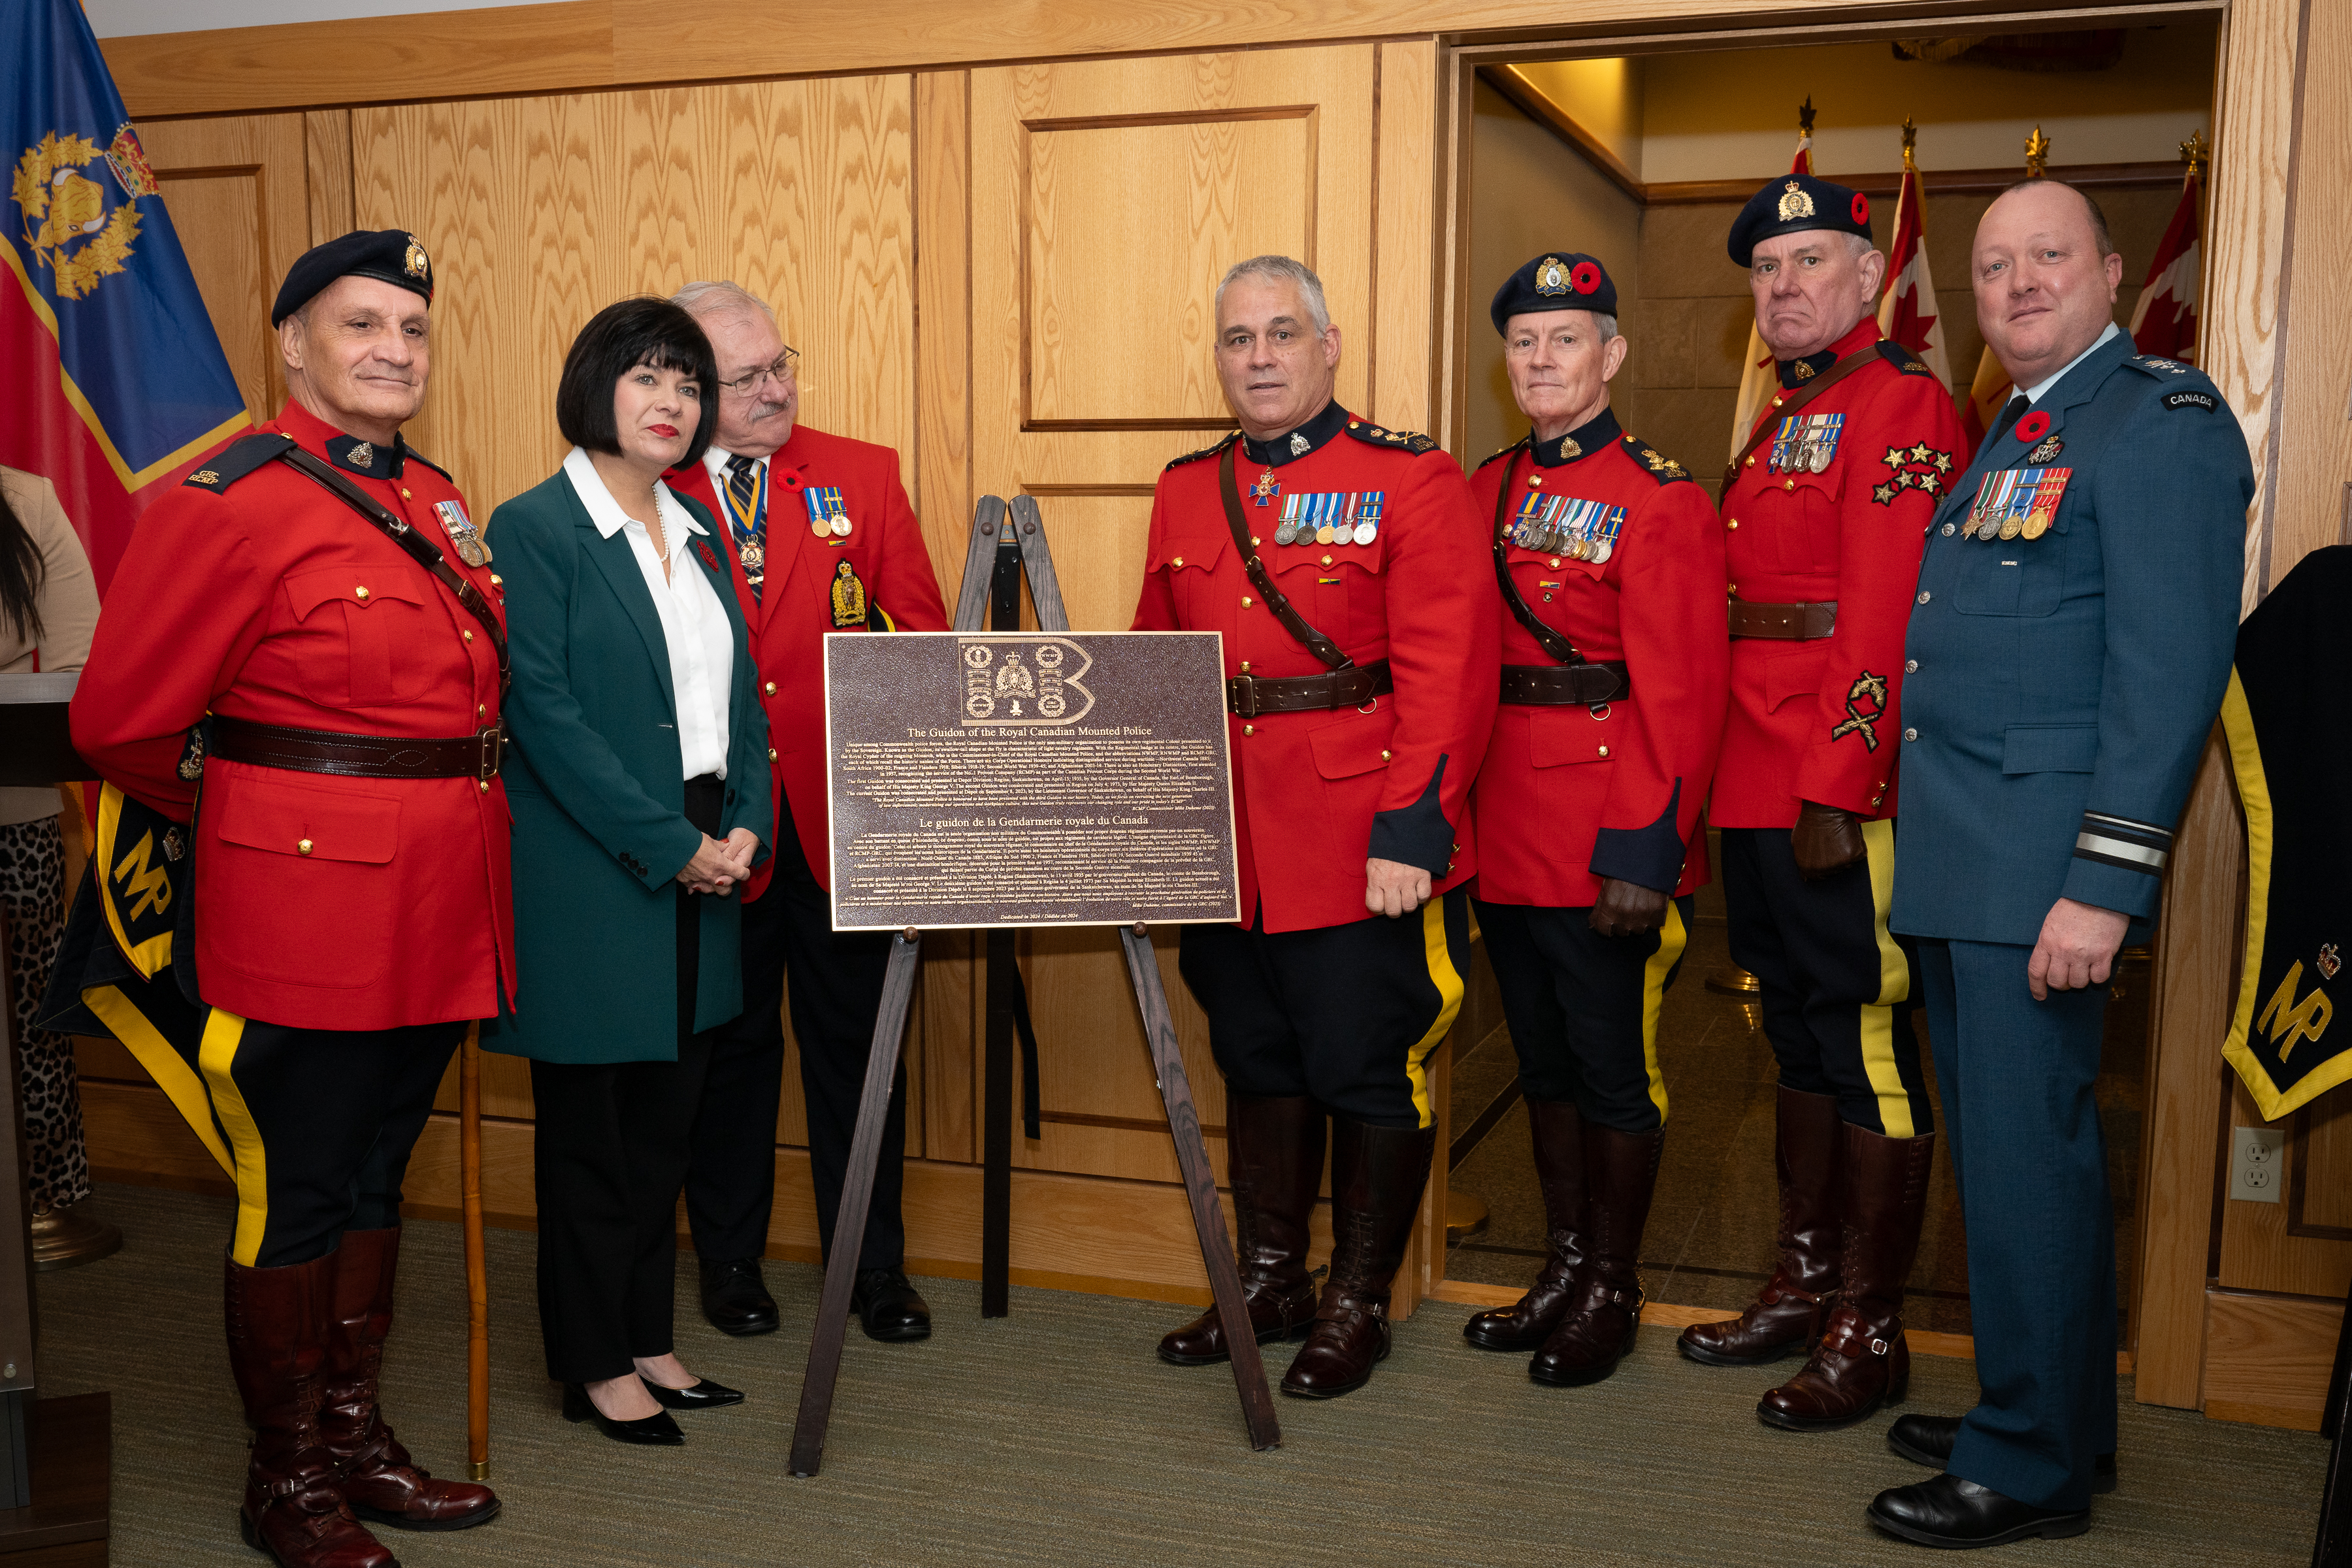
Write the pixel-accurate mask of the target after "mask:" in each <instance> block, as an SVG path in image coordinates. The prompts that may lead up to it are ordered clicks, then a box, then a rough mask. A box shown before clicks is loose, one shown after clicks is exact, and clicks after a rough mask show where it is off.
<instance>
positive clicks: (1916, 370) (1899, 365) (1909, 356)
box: [1877, 338, 1936, 375]
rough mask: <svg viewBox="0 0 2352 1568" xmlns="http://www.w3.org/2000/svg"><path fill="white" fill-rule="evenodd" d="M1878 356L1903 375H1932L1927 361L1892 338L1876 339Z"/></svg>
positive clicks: (1932, 372)
mask: <svg viewBox="0 0 2352 1568" xmlns="http://www.w3.org/2000/svg"><path fill="white" fill-rule="evenodd" d="M1877 346H1878V357H1879V358H1881V359H1883V360H1885V362H1886V363H1888V364H1891V365H1893V366H1894V367H1895V369H1896V370H1899V371H1901V372H1902V373H1903V374H1905V375H1933V374H1936V373H1935V372H1934V371H1932V370H1930V369H1928V368H1927V361H1926V360H1923V359H1921V358H1920V357H1919V356H1918V355H1917V354H1916V353H1912V352H1911V351H1910V350H1909V349H1906V348H1905V347H1904V346H1903V345H1902V344H1901V343H1898V342H1895V340H1894V339H1893V338H1881V339H1879V340H1878V345H1877Z"/></svg>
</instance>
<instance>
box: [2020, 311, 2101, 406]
mask: <svg viewBox="0 0 2352 1568" xmlns="http://www.w3.org/2000/svg"><path fill="white" fill-rule="evenodd" d="M2122 331H2123V329H2122V328H2120V327H2118V326H2116V324H2115V322H2113V321H2109V322H2108V323H2107V330H2106V331H2104V332H2101V333H2100V334H2099V335H2098V338H2097V340H2096V341H2095V342H2093V343H2092V344H2091V346H2090V347H2089V348H2086V349H2084V351H2083V352H2082V353H2078V354H2076V355H2075V356H2074V358H2073V359H2070V360H2068V361H2067V362H2066V363H2064V364H2063V365H2061V366H2059V367H2058V372H2057V374H2054V375H2046V376H2043V377H2042V379H2041V380H2040V381H2037V382H2035V383H2034V384H2032V386H2029V387H2027V388H2026V389H2025V402H2026V405H2027V406H2029V407H2031V406H2032V405H2034V404H2036V403H2039V402H2041V401H2042V394H2043V393H2045V392H2047V391H2049V390H2050V389H2051V388H2052V387H2053V386H2055V385H2057V384H2058V383H2059V382H2060V381H2061V380H2063V378H2064V376H2065V374H2066V373H2067V372H2068V371H2070V370H2072V369H2074V367H2075V366H2076V365H2078V364H2081V363H2083V362H2084V360H2086V359H2089V358H2090V357H2091V356H2092V355H2093V354H2095V353H2098V352H2099V345H2100V344H2101V343H2104V342H2106V341H2107V340H2108V339H2109V338H2112V337H2115V336H2117V335H2118V334H2119V333H2121V332H2122Z"/></svg>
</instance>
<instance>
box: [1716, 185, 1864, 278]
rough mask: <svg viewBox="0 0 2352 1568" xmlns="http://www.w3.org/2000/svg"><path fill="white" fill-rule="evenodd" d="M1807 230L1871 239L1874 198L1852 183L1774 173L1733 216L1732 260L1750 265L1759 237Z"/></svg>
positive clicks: (1743, 264) (1753, 259) (1753, 263)
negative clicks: (1871, 199) (1735, 215)
mask: <svg viewBox="0 0 2352 1568" xmlns="http://www.w3.org/2000/svg"><path fill="white" fill-rule="evenodd" d="M1809 228H1833V229H1835V230H1837V231H1838V232H1839V233H1840V234H1858V235H1860V236H1862V237H1863V238H1864V239H1868V238H1869V237H1871V236H1870V198H1869V197H1868V196H1865V195H1863V194H1862V193H1861V192H1860V191H1857V190H1855V189H1853V187H1852V186H1850V185H1839V184H1831V183H1830V182H1829V181H1827V180H1816V179H1815V178H1813V177H1812V176H1811V174H1775V175H1774V176H1772V178H1770V179H1769V180H1767V181H1765V182H1764V188H1763V189H1762V190H1760V191H1759V192H1757V193H1756V194H1755V195H1752V196H1750V197H1748V205H1746V206H1744V207H1741V208H1740V209H1739V216H1738V217H1736V218H1734V219H1732V220H1731V240H1730V244H1729V247H1728V248H1729V250H1730V251H1731V259H1732V260H1733V261H1735V262H1737V263H1738V265H1740V266H1742V267H1751V266H1753V265H1755V261H1756V244H1757V241H1759V240H1764V239H1770V238H1771V237H1773V236H1774V235H1780V234H1796V233H1799V232H1801V231H1802V230H1804V229H1809Z"/></svg>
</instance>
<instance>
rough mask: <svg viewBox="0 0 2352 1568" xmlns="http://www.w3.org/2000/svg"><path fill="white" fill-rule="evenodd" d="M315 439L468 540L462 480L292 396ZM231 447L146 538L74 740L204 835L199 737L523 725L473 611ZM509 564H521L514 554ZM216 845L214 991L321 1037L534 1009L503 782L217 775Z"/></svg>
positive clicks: (403, 558) (301, 425)
mask: <svg viewBox="0 0 2352 1568" xmlns="http://www.w3.org/2000/svg"><path fill="white" fill-rule="evenodd" d="M261 433H263V434H272V433H283V434H285V435H287V436H290V437H293V438H294V440H295V441H296V442H298V443H299V445H300V446H301V447H304V448H305V449H306V450H308V451H310V452H311V453H313V454H315V455H317V456H319V457H321V458H327V459H328V460H329V461H331V462H332V463H333V464H334V465H335V467H336V468H338V469H339V470H341V472H342V473H343V474H345V475H346V476H347V477H349V478H350V479H352V481H353V482H354V483H356V484H357V485H358V486H359V487H360V488H361V489H363V490H365V491H367V492H368V494H370V495H372V496H373V497H374V498H375V499H376V500H379V501H381V502H383V505H384V506H385V507H387V508H388V509H390V510H391V511H392V512H393V513H394V515H395V516H398V517H400V518H403V519H404V520H405V521H407V522H408V523H409V524H410V525H411V526H413V527H414V528H415V529H416V531H418V532H419V533H420V534H422V535H423V536H424V537H425V539H426V540H427V541H428V542H432V543H435V544H436V545H439V546H442V547H443V548H442V553H443V555H444V556H445V557H446V558H447V560H448V562H449V565H450V568H451V569H452V570H453V571H456V572H457V573H458V574H461V575H463V576H465V577H467V578H468V579H470V580H471V581H472V583H473V584H474V585H475V586H476V587H477V588H478V589H480V590H481V592H482V594H483V595H484V596H485V597H486V598H488V600H489V601H490V603H491V604H492V605H497V604H498V603H499V597H500V595H499V588H498V585H497V584H498V579H497V578H496V576H495V575H493V574H492V571H491V569H490V568H489V567H488V566H483V567H478V568H477V567H469V566H467V564H466V563H464V562H463V561H461V560H459V559H458V557H457V552H456V550H454V549H451V548H448V547H447V546H448V542H449V538H450V532H449V528H448V526H447V524H448V523H449V522H450V521H455V520H454V519H450V518H448V517H447V515H446V513H444V512H442V511H440V510H436V509H437V508H438V507H439V506H440V505H441V504H443V503H446V504H447V505H449V506H451V507H453V508H456V509H457V516H458V517H460V518H462V517H463V516H464V515H465V514H464V511H463V508H464V505H465V498H464V497H463V496H462V495H461V494H460V493H459V492H458V489H457V486H456V485H454V484H452V483H451V482H450V481H449V478H448V476H447V475H446V474H444V473H442V472H441V470H440V469H438V468H434V467H433V466H432V465H431V464H429V463H427V462H426V461H425V459H424V458H419V457H418V456H417V455H416V454H415V453H414V452H412V451H409V450H408V449H407V447H406V444H405V443H404V442H401V441H398V440H397V439H395V442H394V447H393V448H392V449H391V450H390V451H385V450H383V449H381V448H377V447H371V446H370V445H369V444H367V443H365V442H361V441H356V440H354V439H352V437H349V436H346V435H344V434H342V433H341V431H338V430H336V429H335V428H334V427H333V426H329V425H327V424H325V423H323V422H322V421H320V420H319V419H318V418H316V417H315V416H312V415H311V414H310V412H309V411H308V410H306V409H304V408H303V407H302V406H301V405H299V404H297V403H292V402H289V403H288V404H287V405H286V406H285V408H284V409H282V410H281V411H280V412H279V414H278V417H277V418H276V419H275V420H272V421H271V422H270V423H268V424H267V425H264V426H261ZM254 461H256V458H253V457H251V456H249V455H248V456H243V457H241V456H240V449H239V447H229V448H228V449H227V450H226V451H225V452H223V453H222V454H221V455H220V456H218V457H216V458H214V459H213V460H212V462H211V463H210V464H208V465H206V466H205V467H201V468H198V469H197V470H196V471H195V472H194V474H192V475H190V476H189V478H188V479H187V482H186V483H185V484H184V485H182V486H181V487H180V488H179V489H175V490H173V492H172V493H171V494H169V495H167V496H165V497H163V499H161V500H158V501H156V503H155V504H154V505H153V506H152V508H150V509H149V510H148V511H147V514H146V515H145V517H143V518H142V519H141V520H140V523H139V529H138V531H137V532H136V533H134V534H133V535H132V536H131V548H130V550H129V551H128V552H126V553H125V554H124V556H123V558H122V564H121V568H120V569H119V570H118V571H117V572H116V574H115V578H114V584H113V586H112V587H111V588H110V589H109V590H108V593H107V597H106V603H105V605H104V607H103V608H102V609H101V610H100V613H99V619H98V632H97V636H96V637H95V639H94V640H93V641H92V643H91V645H90V652H89V667H88V668H86V669H85V670H84V671H83V673H82V679H81V684H80V686H79V688H78V689H77V690H76V691H75V693H74V700H73V710H72V721H73V737H74V744H75V746H76V747H77V748H78V749H79V751H80V752H81V754H82V755H83V756H85V757H87V758H88V759H89V762H90V763H91V765H92V766H93V767H94V768H96V769H97V771H98V772H99V773H100V775H101V776H102V777H104V778H105V779H106V780H107V781H108V782H109V783H110V784H114V785H116V786H117V787H118V788H120V789H121V790H122V792H123V793H124V794H126V795H131V796H133V797H135V798H137V799H139V800H142V801H143V802H145V803H146V804H147V805H152V806H153V807H154V808H155V809H157V810H158V811H161V812H163V814H164V815H166V816H171V817H173V818H174V819H175V820H179V821H186V820H187V818H188V816H189V814H190V812H191V811H192V810H193V809H194V806H195V803H196V792H197V784H196V781H195V780H194V779H193V778H191V777H188V776H185V775H184V774H183V773H182V772H181V769H180V763H181V759H182V755H183V753H184V751H185V750H186V740H187V731H188V729H189V727H190V726H192V725H194V723H195V722H196V721H198V720H200V719H202V718H203V717H204V716H205V713H206V711H207V710H209V711H212V712H215V713H218V714H220V715H222V716H224V717H227V718H236V719H249V720H253V721H257V722H259V723H265V724H280V725H287V726H290V727H292V728H296V729H303V730H331V731H341V732H342V733H345V734H366V735H394V736H414V737H416V738H419V739H426V740H449V739H454V738H456V737H458V736H463V735H469V734H472V733H474V732H476V731H479V730H480V729H482V728H483V727H484V726H485V725H488V724H492V723H495V722H497V721H498V719H499V672H498V658H497V655H496V654H495V652H494V651H493V650H492V647H491V645H490V639H489V636H488V633H487V632H486V631H484V630H483V629H482V627H481V625H480V623H479V622H478V621H477V620H475V618H474V617H473V616H472V615H470V614H469V613H467V611H466V610H465V609H464V608H462V607H461V606H460V605H458V603H457V596H456V595H454V594H452V593H450V592H449V591H448V590H447V589H446V588H445V587H443V586H442V585H441V584H440V583H439V582H438V581H436V579H435V578H434V576H433V575H432V574H430V573H429V572H427V571H426V570H425V568H424V567H422V566H420V565H418V564H417V563H415V561H413V560H411V559H410V558H409V556H408V554H407V553H406V552H404V551H403V550H402V549H401V548H400V547H399V546H398V545H396V544H394V543H393V542H392V541H391V540H389V539H386V538H385V537H384V536H383V534H382V533H380V532H378V531H376V530H375V528H374V527H373V526H372V525H371V524H369V523H368V522H367V521H365V520H364V519H362V517H361V516H360V515H359V514H358V513H357V512H354V511H353V510H352V509H351V508H350V507H349V506H347V505H345V504H344V503H343V502H342V501H341V500H336V499H335V498H334V497H333V496H331V495H330V494H329V493H327V491H325V490H324V489H320V487H319V486H318V485H316V484H314V483H313V482H311V481H310V480H309V479H304V478H303V477H302V476H301V475H300V474H299V473H296V472H295V471H294V470H293V469H292V468H288V467H287V466H286V465H285V464H283V463H277V462H267V461H262V462H259V464H258V466H257V467H251V466H250V465H251V464H252V463H253V462H254ZM493 548H495V546H493ZM203 790H204V799H203V809H202V811H201V812H200V813H198V816H197V827H196V863H195V900H196V911H197V912H196V921H195V931H196V971H197V973H198V974H200V975H201V976H202V977H203V984H204V994H205V1000H206V1001H208V1002H210V1003H212V1004H213V1005H215V1006H218V1007H224V1008H226V1009H227V1010H228V1011H229V1012H231V1013H235V1014H237V1015H239V1016H243V1017H247V1018H257V1019H261V1020H264V1021H266V1022H268V1023H272V1024H280V1025H284V1026H289V1027H292V1028H303V1029H389V1028H396V1027H401V1026H407V1025H413V1024H434V1023H446V1022H451V1021H454V1020H458V1019H473V1018H486V1017H490V1016H494V1015H496V1014H497V1012H498V1010H499V988H500V985H501V984H502V983H503V984H504V987H505V990H506V994H507V996H508V999H509V1001H510V1002H511V1001H512V999H513V996H514V973H515V968H514V932H513V909H514V903H513V897H512V890H511V888H510V885H509V880H508V843H507V833H508V816H507V801H506V789H505V785H504V784H503V783H502V782H501V781H499V780H496V779H492V780H489V781H488V784H487V787H486V786H485V784H482V783H480V782H478V781H477V780H474V779H471V778H435V779H377V778H340V777H335V776H332V775H329V774H323V773H297V772H291V771H289V770H286V769H282V768H271V767H262V766H259V765H257V764H255V763H233V762H228V761H226V760H225V759H223V758H220V757H212V758H209V759H206V760H205V763H204V771H203Z"/></svg>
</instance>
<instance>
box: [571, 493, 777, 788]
mask: <svg viewBox="0 0 2352 1568" xmlns="http://www.w3.org/2000/svg"><path fill="white" fill-rule="evenodd" d="M563 474H564V477H565V478H566V479H570V480H571V481H572V489H573V490H575V491H577V492H578V494H579V496H580V504H581V505H583V506H584V507H586V508H587V509H588V519H589V521H592V522H593V523H594V524H595V525H596V531H597V532H598V533H600V534H602V535H603V536H604V538H606V539H610V538H612V537H613V535H614V534H616V533H625V534H627V535H628V536H629V550H630V552H631V553H633V554H634V555H635V557H636V558H637V570H638V571H639V572H642V573H643V574H645V579H646V591H647V592H648V593H650V594H652V595H653V599H654V614H655V615H656V616H659V617H660V618H661V629H662V641H663V642H664V643H665V644H667V646H668V648H669V677H670V689H671V690H672V691H674V692H676V693H677V749H678V754H679V756H680V757H681V758H682V759H683V761H684V763H685V768H686V772H685V774H684V776H685V777H687V778H690V779H692V778H700V777H701V776H702V775H703V774H705V773H715V774H717V775H718V776H719V777H720V778H725V777H726V776H727V704H728V699H729V698H730V695H732V693H733V691H734V689H735V629H734V627H733V626H731V625H730V623H729V622H728V619H727V606H726V605H722V604H720V603H719V593H718V590H717V589H715V588H713V587H712V586H711V585H710V579H709V577H706V576H705V575H703V572H702V568H701V567H700V566H699V565H698V564H697V563H694V562H693V561H691V560H689V559H688V556H687V535H688V534H689V533H704V532H707V530H705V529H704V528H703V527H702V525H701V524H700V523H698V522H696V521H694V519H693V518H692V517H690V516H689V515H688V513H687V510H686V508H684V507H682V506H680V505H679V504H678V502H677V497H676V496H673V495H671V494H670V493H669V487H668V486H667V485H665V484H663V483H662V482H661V481H660V480H658V479H656V480H655V481H654V509H655V510H656V511H657V512H659V513H660V514H661V526H662V542H663V544H664V545H666V546H667V549H668V551H669V570H668V571H667V572H664V571H663V570H662V560H661V557H660V556H658V555H656V554H655V553H654V541H653V533H652V531H650V530H649V529H647V528H646V525H645V524H644V523H642V522H640V521H637V520H636V519H635V518H634V517H631V516H629V515H628V514H627V513H625V512H624V511H623V510H621V505H620V503H619V502H618V501H616V500H614V499H613V492H612V491H610V490H608V489H605V488H604V479H602V478H601V477H600V476H599V475H598V474H597V472H596V465H595V464H594V463H593V462H591V461H590V460H589V458H588V454H587V453H586V452H584V451H583V450H581V449H580V448H579V447H572V452H571V455H570V456H568V457H566V458H564V459H563Z"/></svg>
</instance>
